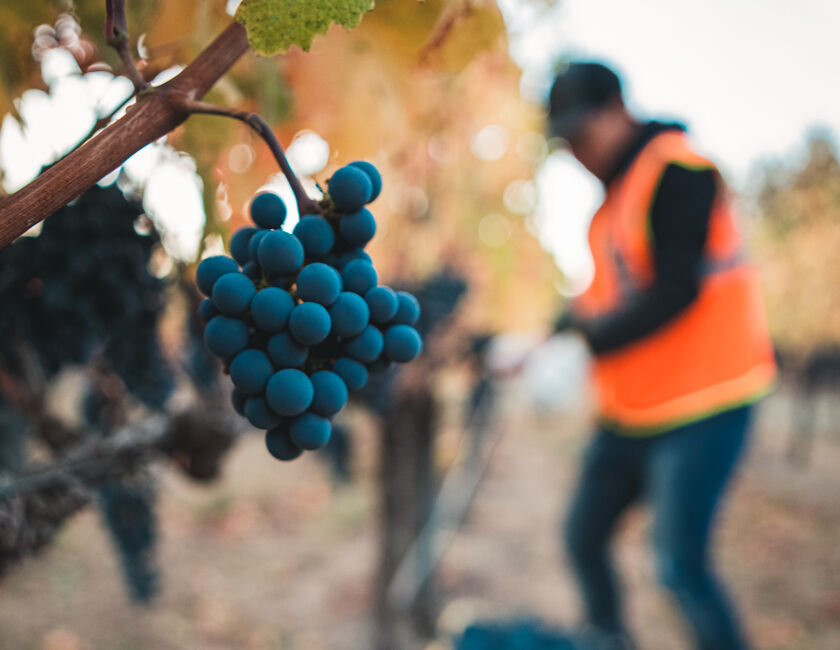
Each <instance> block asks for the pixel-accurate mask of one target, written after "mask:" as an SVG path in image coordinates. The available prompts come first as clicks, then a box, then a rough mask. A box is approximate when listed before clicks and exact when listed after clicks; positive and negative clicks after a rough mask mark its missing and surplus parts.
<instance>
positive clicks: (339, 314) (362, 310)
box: [330, 291, 370, 337]
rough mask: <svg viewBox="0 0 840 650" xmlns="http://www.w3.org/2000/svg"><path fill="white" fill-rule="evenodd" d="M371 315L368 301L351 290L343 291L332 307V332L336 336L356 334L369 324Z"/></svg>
mask: <svg viewBox="0 0 840 650" xmlns="http://www.w3.org/2000/svg"><path fill="white" fill-rule="evenodd" d="M369 317H370V311H369V310H368V306H367V303H366V302H365V301H364V300H362V298H361V297H360V296H358V295H356V294H355V293H350V292H349V291H342V292H341V293H340V294H339V296H338V300H336V301H335V303H334V304H333V305H332V307H330V318H331V319H332V332H333V334H335V335H336V336H345V337H346V336H355V335H356V334H358V333H360V332H361V331H362V330H363V329H364V328H365V326H366V325H367V324H368V319H369Z"/></svg>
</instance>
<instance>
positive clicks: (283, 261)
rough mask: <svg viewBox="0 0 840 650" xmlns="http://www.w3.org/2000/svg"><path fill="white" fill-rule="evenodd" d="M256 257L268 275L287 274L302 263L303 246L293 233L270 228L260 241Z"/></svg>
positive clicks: (295, 269)
mask: <svg viewBox="0 0 840 650" xmlns="http://www.w3.org/2000/svg"><path fill="white" fill-rule="evenodd" d="M257 259H258V260H259V262H260V266H261V267H263V269H264V270H265V271H266V273H268V274H269V275H271V276H275V275H288V274H289V273H294V272H295V271H297V270H298V269H299V268H300V267H301V264H303V246H301V243H300V240H298V238H297V237H295V236H294V235H291V234H289V233H287V232H285V231H283V230H272V231H271V232H269V233H268V234H267V235H265V237H263V238H262V240H261V241H260V245H259V249H258V250H257Z"/></svg>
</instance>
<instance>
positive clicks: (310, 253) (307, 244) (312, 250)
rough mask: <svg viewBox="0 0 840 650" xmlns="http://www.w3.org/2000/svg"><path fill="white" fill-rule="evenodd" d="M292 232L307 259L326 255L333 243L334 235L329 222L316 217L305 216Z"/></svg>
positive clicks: (311, 215)
mask: <svg viewBox="0 0 840 650" xmlns="http://www.w3.org/2000/svg"><path fill="white" fill-rule="evenodd" d="M292 232H293V233H294V235H295V236H296V237H297V238H298V239H299V240H300V243H301V244H303V250H304V252H305V253H306V257H308V258H313V257H320V256H321V255H326V254H327V253H329V252H330V250H331V249H332V247H333V244H334V243H335V233H334V232H333V229H332V226H331V225H330V222H329V221H327V220H326V219H324V218H323V217H319V216H318V215H314V214H307V215H305V216H304V217H302V218H301V220H300V221H298V222H297V225H296V226H295V229H294V230H293V231H292Z"/></svg>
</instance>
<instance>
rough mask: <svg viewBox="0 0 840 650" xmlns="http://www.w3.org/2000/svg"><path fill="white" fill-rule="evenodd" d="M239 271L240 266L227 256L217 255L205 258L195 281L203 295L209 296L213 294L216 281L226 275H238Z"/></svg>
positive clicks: (199, 266)
mask: <svg viewBox="0 0 840 650" xmlns="http://www.w3.org/2000/svg"><path fill="white" fill-rule="evenodd" d="M238 271H239V265H238V264H237V263H236V262H235V261H233V260H232V259H231V258H229V257H227V256H226V255H215V256H213V257H205V258H204V259H203V260H201V263H200V264H199V265H198V269H197V270H196V272H195V281H196V284H198V288H199V289H201V293H203V294H204V295H205V296H209V295H210V294H212V293H213V285H214V284H216V280H218V279H219V278H220V277H222V276H223V275H225V274H226V273H236V272H238Z"/></svg>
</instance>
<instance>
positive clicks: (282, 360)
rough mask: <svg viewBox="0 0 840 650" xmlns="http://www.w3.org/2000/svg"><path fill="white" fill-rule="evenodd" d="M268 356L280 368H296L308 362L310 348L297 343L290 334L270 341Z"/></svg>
mask: <svg viewBox="0 0 840 650" xmlns="http://www.w3.org/2000/svg"><path fill="white" fill-rule="evenodd" d="M268 356H269V358H270V359H271V360H272V361H273V362H274V364H275V365H276V366H277V367H278V368H296V367H297V366H299V365H301V364H302V363H303V362H304V361H306V357H307V356H309V348H307V347H306V346H303V345H301V344H300V343H298V342H297V341H295V340H294V339H293V338H292V337H291V335H290V334H289V333H288V332H280V333H279V334H275V335H274V336H272V337H271V338H270V339H268Z"/></svg>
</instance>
